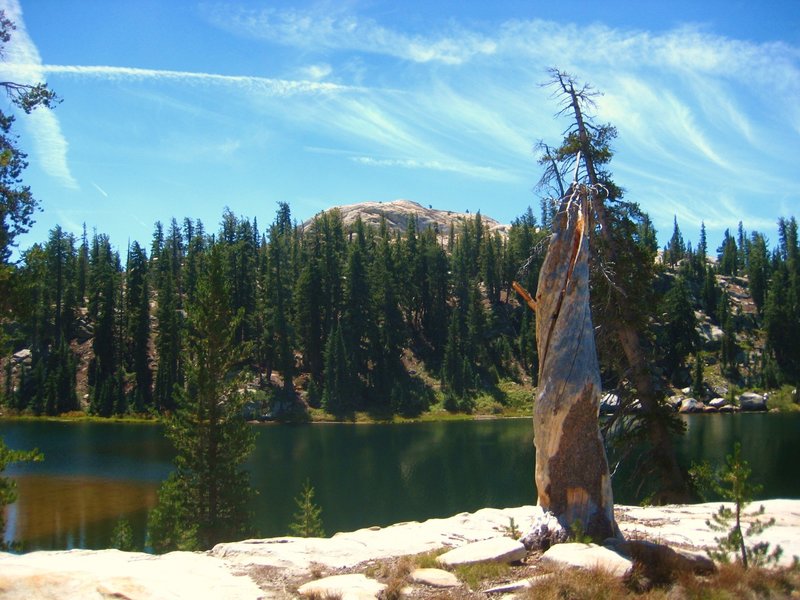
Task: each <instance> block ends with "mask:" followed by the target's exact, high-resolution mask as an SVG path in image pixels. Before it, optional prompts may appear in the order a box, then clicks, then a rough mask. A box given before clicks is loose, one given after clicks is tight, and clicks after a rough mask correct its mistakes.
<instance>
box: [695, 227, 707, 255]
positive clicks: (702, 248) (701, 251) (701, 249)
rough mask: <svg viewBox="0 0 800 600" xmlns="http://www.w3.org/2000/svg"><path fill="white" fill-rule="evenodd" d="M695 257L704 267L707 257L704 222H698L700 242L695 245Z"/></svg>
mask: <svg viewBox="0 0 800 600" xmlns="http://www.w3.org/2000/svg"><path fill="white" fill-rule="evenodd" d="M697 255H698V256H699V257H700V260H701V262H702V263H703V265H705V263H706V257H707V256H708V241H707V239H706V224H705V222H704V221H701V222H700V241H699V242H698V244H697Z"/></svg>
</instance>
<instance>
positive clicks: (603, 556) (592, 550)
mask: <svg viewBox="0 0 800 600" xmlns="http://www.w3.org/2000/svg"><path fill="white" fill-rule="evenodd" d="M542 561H544V562H549V563H551V564H554V565H558V566H561V567H579V568H582V569H602V570H604V571H606V572H608V573H611V574H612V575H615V576H617V577H625V576H626V575H627V574H628V573H630V571H631V569H632V568H633V562H632V561H631V560H629V559H627V558H625V557H624V556H621V555H620V554H617V553H616V552H614V551H613V550H611V549H609V548H606V547H605V546H598V545H597V544H577V543H567V544H556V545H555V546H552V547H551V548H550V549H549V550H548V551H547V552H545V553H544V554H542Z"/></svg>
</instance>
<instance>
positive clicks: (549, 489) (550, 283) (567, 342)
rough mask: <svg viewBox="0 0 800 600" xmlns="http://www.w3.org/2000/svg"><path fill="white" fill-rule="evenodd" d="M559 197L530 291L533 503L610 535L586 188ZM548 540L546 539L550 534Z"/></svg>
mask: <svg viewBox="0 0 800 600" xmlns="http://www.w3.org/2000/svg"><path fill="white" fill-rule="evenodd" d="M590 193H593V192H592V191H591V188H588V187H586V186H583V185H580V186H579V185H575V186H573V189H572V193H571V195H569V196H565V198H563V199H562V203H561V207H560V210H559V212H558V214H557V216H556V219H555V224H554V227H553V229H554V234H553V237H552V239H551V241H550V246H549V247H548V250H547V256H546V257H545V259H544V264H543V265H542V268H541V271H540V273H539V287H538V290H537V296H536V345H537V348H538V350H539V386H538V391H537V395H536V403H535V405H534V412H533V428H534V444H535V446H536V475H535V478H536V489H537V492H538V503H539V505H540V506H541V507H542V508H543V509H544V510H545V511H546V512H548V511H549V512H551V513H552V514H553V515H554V516H555V517H556V519H557V520H558V522H559V523H560V525H561V526H562V527H565V528H567V529H571V530H572V531H573V532H574V533H575V532H576V530H581V531H582V532H583V533H585V534H587V535H589V536H590V537H592V538H593V539H595V540H598V541H602V540H603V539H605V538H608V537H617V536H618V535H619V529H618V528H617V525H616V522H615V520H614V500H613V496H612V492H611V477H610V475H609V471H608V462H607V460H606V454H605V449H604V447H603V440H602V438H601V435H600V429H599V426H598V411H599V406H600V395H601V384H600V368H599V364H598V361H597V351H596V348H595V341H594V328H593V326H592V315H591V308H590V304H589V230H590V229H591V227H590V216H589V210H590V209H589V194H590ZM550 541H553V540H552V539H551V540H550Z"/></svg>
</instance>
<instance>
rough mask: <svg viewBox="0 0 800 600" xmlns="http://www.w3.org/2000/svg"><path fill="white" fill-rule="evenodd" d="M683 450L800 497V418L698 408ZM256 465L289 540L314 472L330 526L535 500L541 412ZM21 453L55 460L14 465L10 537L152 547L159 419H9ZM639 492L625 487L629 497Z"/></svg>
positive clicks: (361, 435) (290, 435)
mask: <svg viewBox="0 0 800 600" xmlns="http://www.w3.org/2000/svg"><path fill="white" fill-rule="evenodd" d="M687 424H688V434H687V436H685V437H684V438H682V439H681V442H680V444H681V445H680V448H679V453H680V457H681V460H682V461H683V462H684V464H687V465H688V464H690V463H691V462H692V461H698V460H709V461H710V462H712V463H716V464H719V463H721V462H722V461H724V457H725V455H726V454H728V453H730V451H731V449H732V447H733V444H734V443H735V442H736V441H740V442H741V443H742V450H743V455H744V456H745V458H746V459H747V460H748V462H749V463H750V464H751V467H752V469H753V474H754V479H755V480H756V481H758V482H759V483H761V484H762V485H764V491H763V494H762V496H763V497H785V498H800V463H799V462H798V461H797V457H798V456H800V415H774V414H745V415H691V416H688V417H687ZM254 427H256V428H257V431H258V439H257V446H256V450H255V452H254V454H253V456H252V458H251V460H250V461H249V462H248V464H247V467H248V470H249V471H250V473H251V481H252V484H253V486H254V487H255V488H256V489H257V490H258V492H259V496H258V499H257V501H256V503H255V505H254V507H253V508H254V513H255V525H256V527H257V528H258V530H259V532H260V534H261V535H262V536H264V537H271V536H277V535H283V534H285V533H286V531H287V523H289V522H290V521H291V518H292V514H293V513H294V511H295V505H294V498H295V497H296V496H297V494H298V493H299V491H300V489H301V488H302V486H303V483H304V482H305V480H306V479H309V480H310V481H311V483H312V485H313V486H314V488H315V490H316V496H315V499H316V501H317V503H318V504H319V505H321V506H322V509H323V520H324V523H325V527H326V530H327V532H328V533H329V534H332V533H334V532H336V531H346V530H351V529H356V528H360V527H367V526H371V525H388V524H391V523H396V522H401V521H409V520H423V519H427V518H431V517H444V516H450V515H453V514H456V513H459V512H462V511H474V510H477V509H479V508H482V507H485V506H493V507H507V506H519V505H522V504H530V503H534V502H535V499H536V498H535V489H534V486H533V461H534V453H533V431H532V425H531V420H530V419H513V420H477V421H457V422H442V423H414V424H405V425H332V424H324V425H323V424H316V425H303V426H287V425H257V426H254ZM0 436H3V438H4V439H5V441H6V444H7V445H8V446H10V447H12V448H19V449H24V448H31V447H34V446H35V447H38V448H39V449H40V450H41V451H42V452H43V453H44V454H45V460H44V462H42V463H35V464H24V465H19V466H13V467H11V468H9V469H8V471H7V474H11V475H12V476H13V477H14V478H15V479H16V480H17V482H18V486H19V500H18V502H17V503H15V504H14V505H12V506H11V507H10V508H9V509H8V513H7V531H6V538H7V539H16V540H19V541H21V542H22V545H23V549H24V550H26V551H29V550H35V549H53V548H73V547H79V548H102V547H107V546H108V543H109V540H110V536H111V530H112V529H113V527H114V524H115V523H116V522H117V520H118V519H119V518H121V517H125V518H127V519H128V520H130V521H131V523H132V524H133V527H134V532H135V536H136V542H137V543H138V544H139V545H140V546H143V545H144V535H145V533H144V531H145V521H146V514H147V510H149V509H150V508H152V507H153V506H154V504H155V501H156V490H157V488H158V484H159V483H160V482H161V481H162V480H163V479H164V478H165V477H166V476H167V475H168V474H169V472H170V470H171V460H172V450H171V447H170V445H169V442H168V441H167V440H166V439H165V438H164V435H163V429H162V428H161V427H160V426H156V425H134V424H119V423H58V422H45V421H25V422H10V421H8V422H0ZM631 490H632V488H631V486H630V485H629V484H627V482H624V481H615V483H614V494H615V501H616V502H618V503H633V502H635V498H634V496H633V492H632V491H631Z"/></svg>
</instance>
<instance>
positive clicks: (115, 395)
mask: <svg viewBox="0 0 800 600" xmlns="http://www.w3.org/2000/svg"><path fill="white" fill-rule="evenodd" d="M90 274H91V279H90V285H89V289H90V298H89V314H90V315H91V316H92V317H93V319H94V323H95V327H94V337H93V338H92V350H93V351H94V357H93V358H92V361H91V363H90V365H89V384H90V385H91V386H92V391H91V396H90V410H91V412H92V413H93V414H96V415H99V416H101V417H109V416H111V415H112V414H113V413H114V412H115V411H118V409H119V408H120V407H121V400H122V398H123V397H124V389H123V388H122V387H120V385H119V384H120V379H119V375H118V373H117V371H118V368H119V360H120V350H121V349H120V348H119V344H118V335H117V328H116V320H115V317H116V314H115V313H116V310H117V307H118V304H119V298H118V296H119V291H118V281H117V278H118V274H119V257H118V256H117V255H116V253H115V252H114V251H113V250H112V249H111V244H110V242H109V240H108V236H105V235H99V236H98V235H96V236H95V237H94V240H93V241H92V254H91V257H90ZM123 412H124V411H123Z"/></svg>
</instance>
